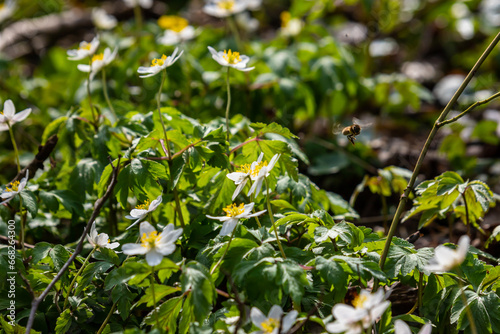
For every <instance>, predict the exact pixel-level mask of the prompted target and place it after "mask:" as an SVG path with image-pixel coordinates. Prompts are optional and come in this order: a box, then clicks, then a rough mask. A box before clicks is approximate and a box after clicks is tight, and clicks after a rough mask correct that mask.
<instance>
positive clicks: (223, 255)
mask: <svg viewBox="0 0 500 334" xmlns="http://www.w3.org/2000/svg"><path fill="white" fill-rule="evenodd" d="M238 223H239V221H238ZM238 223H236V226H235V227H234V229H233V232H232V233H231V237H229V241H228V243H227V247H226V250H224V254H222V256H221V258H220V259H219V261H217V263H216V264H215V266H214V267H213V268H212V270H210V275H212V274H213V273H214V272H215V269H217V268H218V267H219V266H220V264H221V263H222V260H224V257H225V256H226V254H227V251H228V250H229V246H231V241H232V240H233V237H234V233H235V232H236V228H237V227H238Z"/></svg>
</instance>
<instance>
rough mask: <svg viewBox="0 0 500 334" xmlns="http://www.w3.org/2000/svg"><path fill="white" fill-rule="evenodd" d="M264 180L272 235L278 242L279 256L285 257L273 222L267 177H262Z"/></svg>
mask: <svg viewBox="0 0 500 334" xmlns="http://www.w3.org/2000/svg"><path fill="white" fill-rule="evenodd" d="M264 180H266V199H267V211H268V213H269V217H270V218H271V223H272V224H273V230H274V235H275V236H276V241H277V242H278V247H279V249H280V252H281V256H282V257H283V258H284V259H286V255H285V251H284V250H283V246H281V241H280V238H279V236H278V228H277V227H276V224H275V223H274V216H273V210H272V208H271V199H270V197H269V183H268V182H267V177H264Z"/></svg>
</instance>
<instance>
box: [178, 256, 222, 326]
mask: <svg viewBox="0 0 500 334" xmlns="http://www.w3.org/2000/svg"><path fill="white" fill-rule="evenodd" d="M181 286H182V292H186V291H188V290H189V289H191V294H192V300H193V303H194V304H195V305H196V308H195V310H194V316H195V319H196V320H197V321H203V320H204V319H205V318H206V317H207V315H208V313H209V312H210V309H211V307H212V303H213V300H214V297H215V287H214V284H213V282H212V277H211V276H210V273H209V272H208V269H207V268H206V267H205V266H203V265H202V264H200V263H198V262H196V261H190V262H188V263H187V264H186V265H184V267H183V268H182V275H181Z"/></svg>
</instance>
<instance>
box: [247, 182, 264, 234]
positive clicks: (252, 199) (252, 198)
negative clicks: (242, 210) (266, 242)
mask: <svg viewBox="0 0 500 334" xmlns="http://www.w3.org/2000/svg"><path fill="white" fill-rule="evenodd" d="M251 182H252V180H250V183H251ZM254 197H255V196H254V194H251V195H250V201H251V202H255V198H254ZM253 211H257V210H255V207H254V208H253ZM255 220H256V221H257V226H259V228H261V227H262V225H261V224H260V220H259V217H257V216H256V217H255Z"/></svg>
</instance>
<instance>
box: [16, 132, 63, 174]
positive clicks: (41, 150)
mask: <svg viewBox="0 0 500 334" xmlns="http://www.w3.org/2000/svg"><path fill="white" fill-rule="evenodd" d="M58 139H59V138H57V135H52V136H50V137H49V139H47V142H46V143H45V145H40V146H38V153H37V154H36V155H35V157H34V158H33V160H31V162H30V163H29V164H28V166H26V167H24V168H23V169H22V170H21V171H20V172H19V173H18V174H17V175H16V177H15V178H14V179H13V180H12V181H10V182H11V183H12V182H15V181H21V179H22V178H23V177H25V176H26V170H29V171H30V174H29V176H30V177H33V176H34V175H35V173H36V171H37V170H39V169H43V162H44V161H45V160H46V159H47V158H48V157H49V156H50V154H51V153H52V151H53V150H54V148H55V147H56V145H57V141H58Z"/></svg>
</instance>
